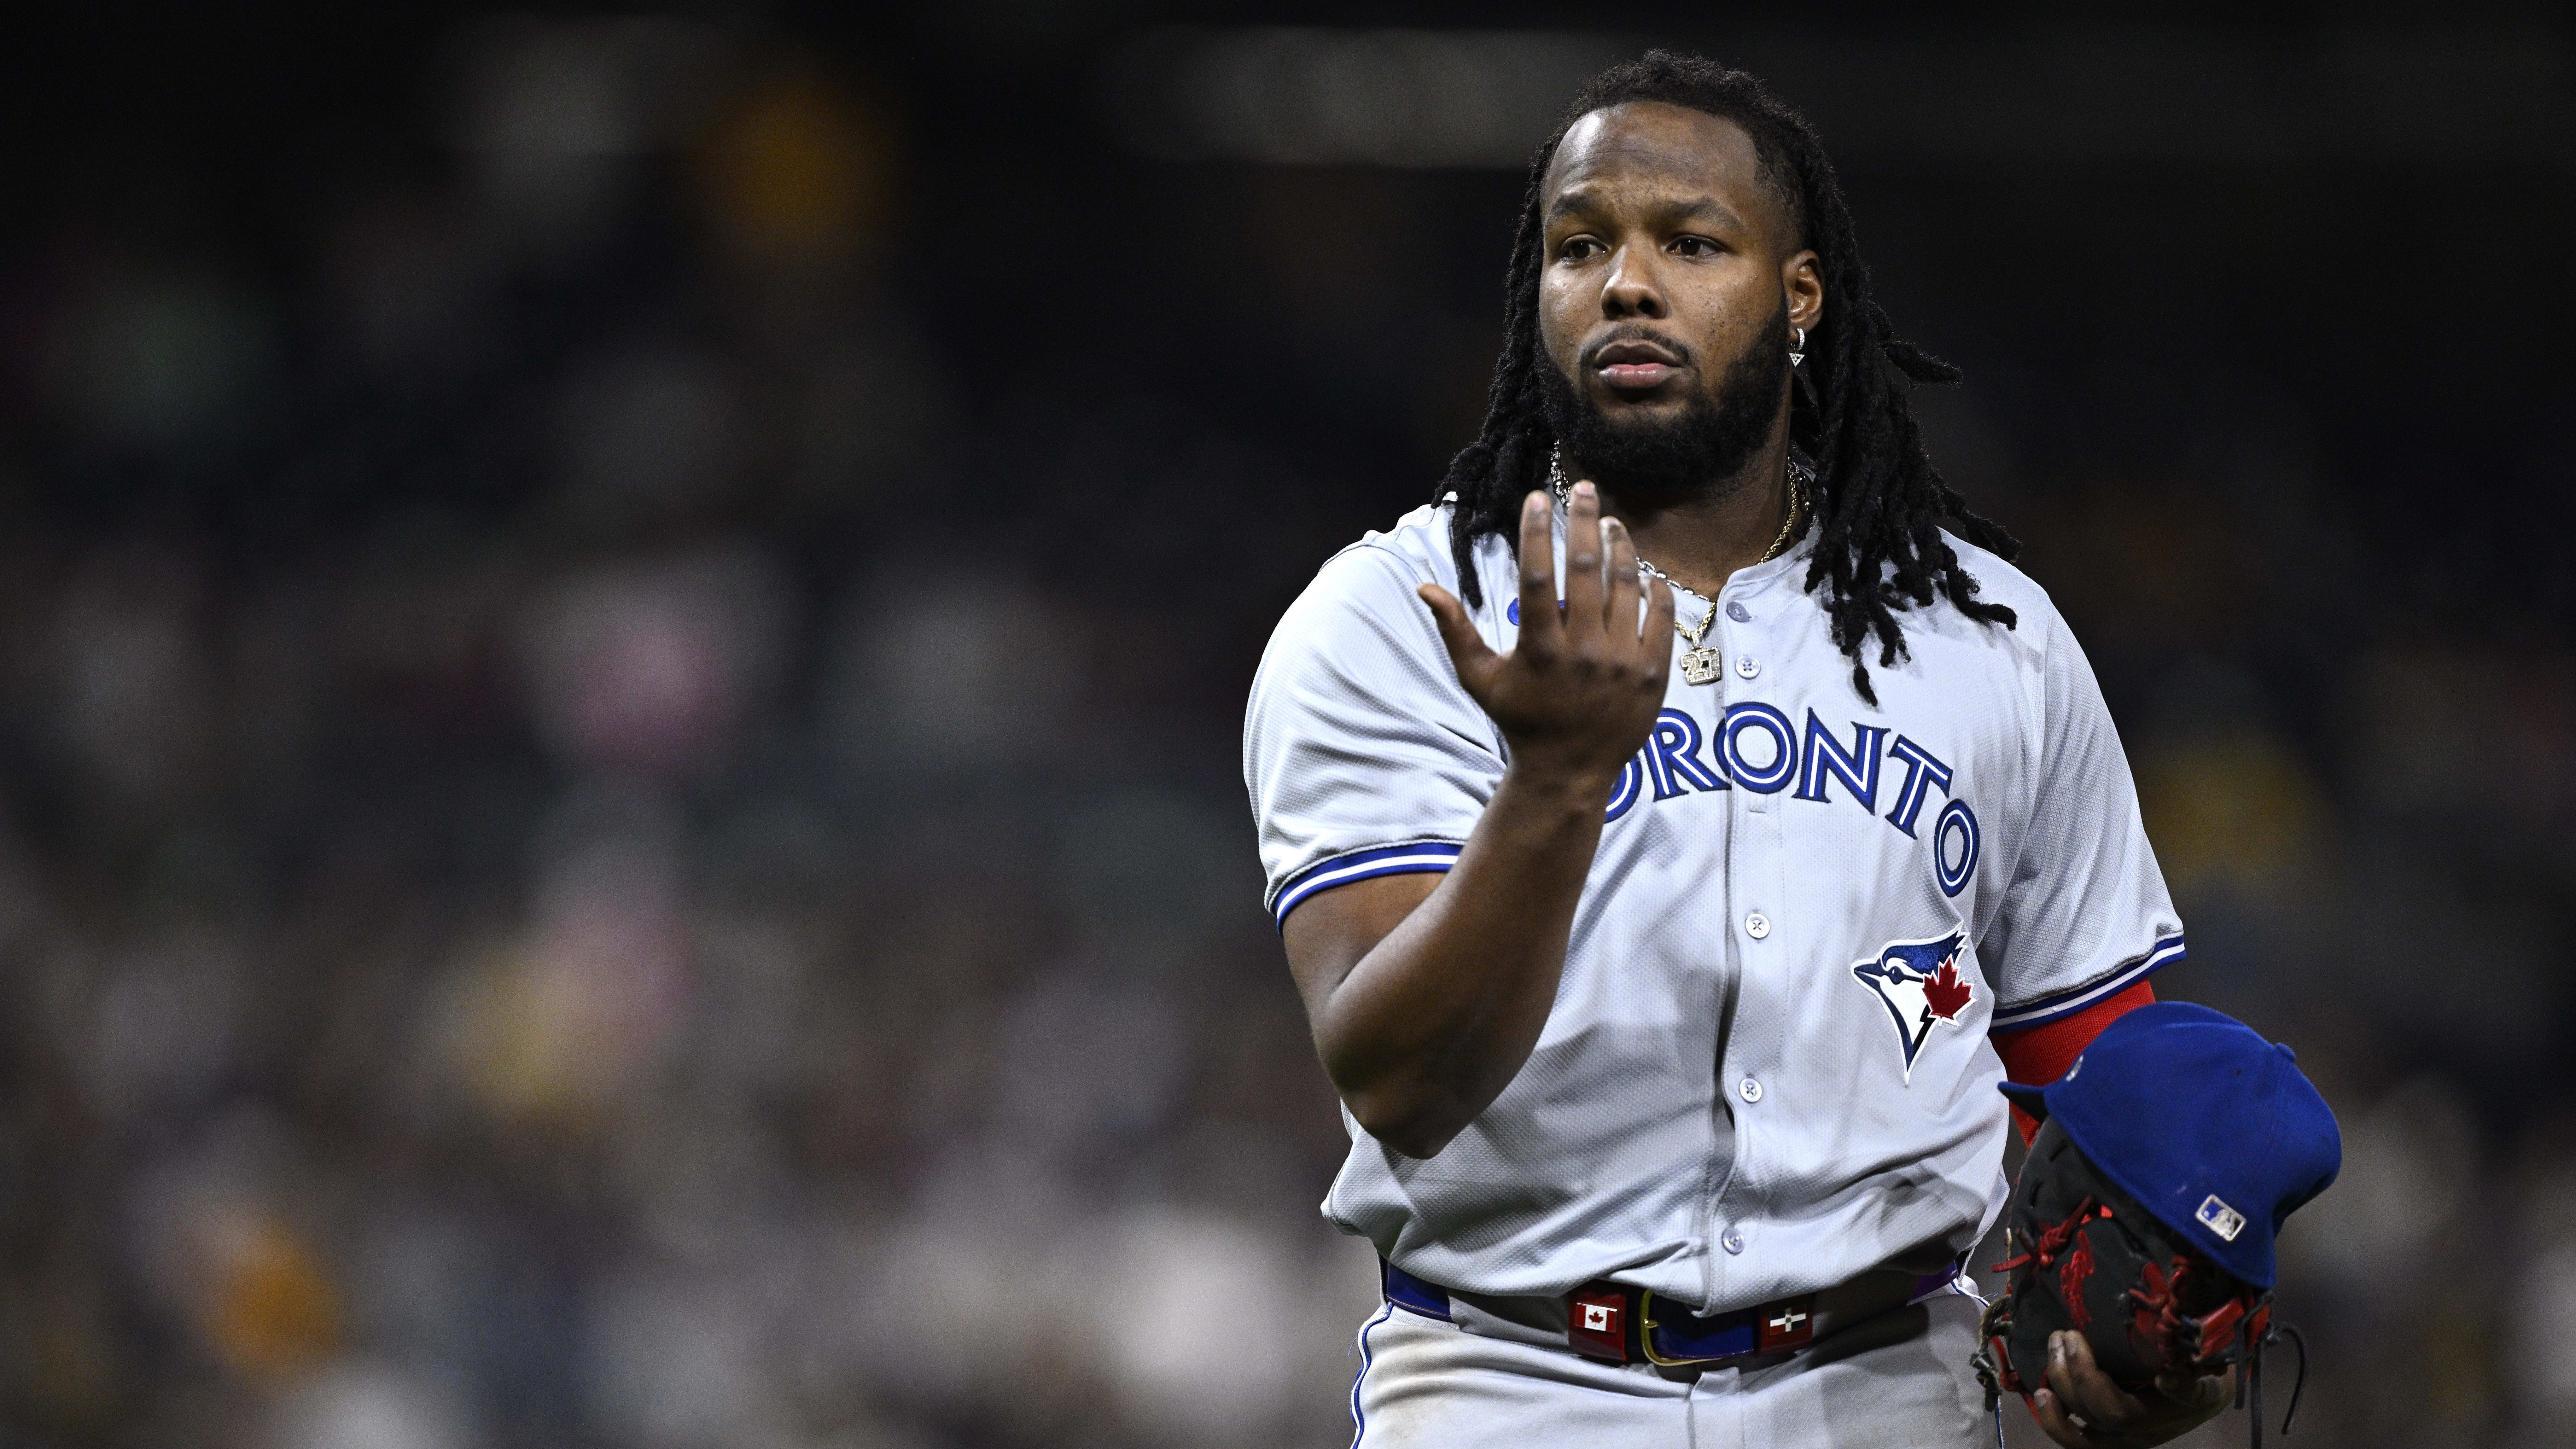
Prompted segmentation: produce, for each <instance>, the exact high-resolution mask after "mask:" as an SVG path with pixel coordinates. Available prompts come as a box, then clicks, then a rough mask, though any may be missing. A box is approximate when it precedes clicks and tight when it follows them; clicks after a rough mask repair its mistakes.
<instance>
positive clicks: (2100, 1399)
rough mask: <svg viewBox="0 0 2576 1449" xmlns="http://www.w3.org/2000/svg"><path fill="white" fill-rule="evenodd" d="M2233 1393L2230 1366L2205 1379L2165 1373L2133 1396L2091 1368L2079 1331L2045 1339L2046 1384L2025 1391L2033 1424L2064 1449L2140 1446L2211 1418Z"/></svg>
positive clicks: (2090, 1356) (2090, 1357)
mask: <svg viewBox="0 0 2576 1449" xmlns="http://www.w3.org/2000/svg"><path fill="white" fill-rule="evenodd" d="M2235 1391H2236V1375H2235V1372H2234V1370H2232V1369H2231V1370H2230V1371H2228V1372H2227V1373H2224V1374H2218V1375H2214V1376H2212V1377H2209V1378H2188V1377H2183V1376H2180V1375H2168V1376H2166V1377H2164V1378H2160V1379H2158V1380H2156V1386H2155V1388H2153V1389H2151V1390H2149V1391H2148V1392H2147V1393H2146V1394H2144V1395H2139V1394H2133V1393H2130V1392H2129V1391H2128V1390H2126V1389H2123V1388H2121V1387H2120V1386H2119V1385H2118V1384H2116V1383H2113V1382H2112V1381H2111V1377H2110V1375H2108V1374H2106V1373H2104V1372H2102V1370H2101V1369H2099V1368H2097V1367H2095V1366H2094V1363H2093V1346H2092V1345H2091V1344H2089V1343H2086V1342H2085V1341H2084V1335H2083V1334H2081V1333H2075V1332H2071V1331H2061V1332H2058V1333H2054V1334H2051V1335H2049V1339H2048V1386H2047V1387H2046V1388H2043V1389H2041V1390H2039V1391H2038V1392H2037V1393H2034V1394H2032V1395H2031V1411H2032V1412H2033V1413H2035V1414H2037V1415H2038V1416H2039V1427H2041V1428H2042V1429H2045V1430H2047V1431H2048V1437H2049V1438H2051V1439H2054V1440H2056V1441H2057V1442H2058V1443H2060V1444H2063V1445H2065V1446H2067V1449H2146V1446H2148V1445H2151V1444H2162V1443H2164V1442H2165V1441H2166V1440H2169V1439H2172V1438H2175V1437H2177V1436H2179V1435H2182V1434H2187V1433H2189V1432H2190V1431H2192V1430H2193V1429H2197V1428H2199V1427H2200V1426H2201V1425H2203V1424H2206V1423H2208V1422H2209V1421H2210V1420H2211V1419H2212V1418H2215V1417H2216V1416H2217V1414H2218V1411H2219V1410H2221V1409H2224V1408H2226V1407H2227V1401H2228V1398H2229V1397H2230V1396H2231V1395H2233V1394H2234V1393H2235Z"/></svg>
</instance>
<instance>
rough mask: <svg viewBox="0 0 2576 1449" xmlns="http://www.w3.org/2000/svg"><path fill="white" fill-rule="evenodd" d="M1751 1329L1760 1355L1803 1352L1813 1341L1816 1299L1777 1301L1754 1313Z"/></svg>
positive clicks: (1801, 1296) (1812, 1296)
mask: <svg viewBox="0 0 2576 1449" xmlns="http://www.w3.org/2000/svg"><path fill="white" fill-rule="evenodd" d="M1754 1315H1755V1316H1754V1329H1755V1332H1756V1333H1757V1335H1758V1336H1759V1338H1760V1341H1761V1349H1760V1352H1763V1353H1778V1352H1780V1351H1782V1350H1784V1349H1792V1348H1805V1347H1806V1346H1807V1345H1808V1344H1810V1343H1813V1342H1815V1339H1816V1295H1815V1294H1813V1293H1801V1294H1799V1295H1798V1296H1797V1297H1795V1298H1778V1299H1774V1300H1772V1301H1771V1302H1769V1303H1765V1304H1763V1305H1762V1306H1761V1307H1760V1308H1757V1309H1755V1310H1754Z"/></svg>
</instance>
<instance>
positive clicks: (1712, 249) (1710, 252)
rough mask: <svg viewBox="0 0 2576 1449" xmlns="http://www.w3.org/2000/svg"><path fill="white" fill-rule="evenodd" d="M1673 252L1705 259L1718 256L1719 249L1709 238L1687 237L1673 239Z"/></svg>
mask: <svg viewBox="0 0 2576 1449" xmlns="http://www.w3.org/2000/svg"><path fill="white" fill-rule="evenodd" d="M1673 250H1674V251H1675V252H1677V253H1679V254H1680V255H1682V256H1686V257H1692V258H1705V257H1713V256H1716V255H1717V253H1718V250H1719V249H1718V245H1717V243H1715V242H1713V241H1710V240H1709V239H1708V238H1707V237H1704V236H1685V237H1675V238H1674V239H1673Z"/></svg>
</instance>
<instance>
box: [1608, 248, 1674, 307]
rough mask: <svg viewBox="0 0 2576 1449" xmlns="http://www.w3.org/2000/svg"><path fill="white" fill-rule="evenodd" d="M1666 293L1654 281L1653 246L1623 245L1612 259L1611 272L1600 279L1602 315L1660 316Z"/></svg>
mask: <svg viewBox="0 0 2576 1449" xmlns="http://www.w3.org/2000/svg"><path fill="white" fill-rule="evenodd" d="M1665 310H1666V309H1665V306H1664V294H1663V290H1662V288H1660V287H1659V286H1657V285H1656V282H1655V267H1654V252H1653V250H1652V249H1651V248H1645V247H1636V246H1623V247H1621V248H1619V250H1618V253H1617V254H1616V255H1615V256H1613V257H1612V258H1611V259H1610V270H1609V274H1608V275H1607V276H1605V277H1604V278H1602V282H1601V315H1602V316H1604V317H1610V318H1619V317H1661V316H1663V315H1664V313H1665Z"/></svg>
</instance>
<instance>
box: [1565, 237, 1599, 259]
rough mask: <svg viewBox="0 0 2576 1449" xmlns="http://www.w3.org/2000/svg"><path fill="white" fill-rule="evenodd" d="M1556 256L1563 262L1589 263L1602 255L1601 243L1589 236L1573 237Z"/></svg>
mask: <svg viewBox="0 0 2576 1449" xmlns="http://www.w3.org/2000/svg"><path fill="white" fill-rule="evenodd" d="M1556 254H1557V257H1558V259H1560V260H1562V261H1569V262H1588V261H1590V260H1591V259H1592V258H1594V257H1596V256H1598V255H1600V254H1601V243H1599V242H1597V241H1594V240H1593V239H1592V238H1590V237H1588V236H1578V237H1573V238H1570V239H1569V240H1567V242H1566V243H1565V245H1564V246H1562V247H1559V248H1558V249H1557V253H1556Z"/></svg>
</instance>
